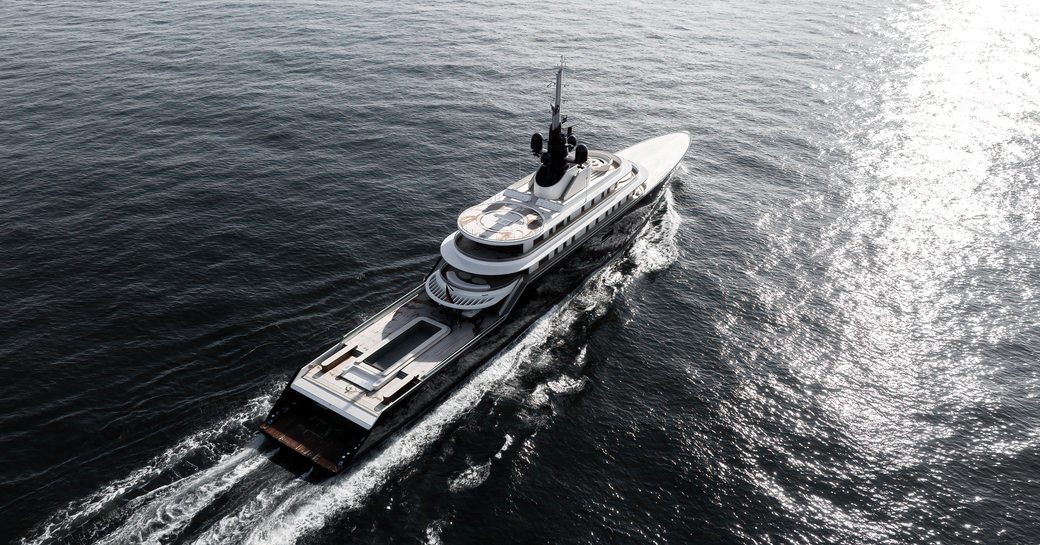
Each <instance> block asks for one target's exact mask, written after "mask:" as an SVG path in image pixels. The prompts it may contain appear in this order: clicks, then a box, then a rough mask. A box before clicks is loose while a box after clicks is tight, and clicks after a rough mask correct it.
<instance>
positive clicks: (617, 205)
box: [538, 195, 621, 268]
mask: <svg viewBox="0 0 1040 545" xmlns="http://www.w3.org/2000/svg"><path fill="white" fill-rule="evenodd" d="M598 198H599V200H602V195H600V197H598ZM596 202H598V201H597V198H593V199H592V204H591V205H586V206H588V207H589V208H591V207H592V206H595V203H596ZM620 207H621V202H617V203H614V206H611V207H610V208H609V209H608V210H607V211H606V212H604V213H603V214H602V215H600V216H597V217H596V219H595V220H594V221H593V222H592V223H590V224H588V225H586V226H585V230H584V231H582V232H581V233H574V234H573V235H571V237H570V238H568V239H567V240H565V241H563V244H561V245H559V246H557V247H556V249H554V250H553V251H551V252H549V253H548V254H547V255H546V256H545V257H543V258H542V259H540V260H538V268H541V267H544V266H545V264H546V263H547V262H548V261H549V260H550V259H552V258H554V257H556V256H557V255H559V253H560V252H561V251H563V250H564V249H565V248H567V247H568V246H570V245H571V244H573V243H574V239H576V238H578V235H579V234H585V233H588V232H589V231H591V230H592V228H593V227H595V226H596V225H599V224H600V222H601V221H606V219H607V216H609V215H611V214H613V213H614V211H615V210H617V209H618V208H620ZM585 210H586V208H585V207H584V206H583V207H582V208H581V211H582V212H585ZM575 217H577V216H575ZM570 220H571V218H567V219H566V220H564V221H563V222H562V223H561V225H564V226H565V225H567V224H568V223H570ZM555 231H556V229H555V228H554V229H553V232H555Z"/></svg>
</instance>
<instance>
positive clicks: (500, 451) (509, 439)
mask: <svg viewBox="0 0 1040 545" xmlns="http://www.w3.org/2000/svg"><path fill="white" fill-rule="evenodd" d="M511 446H513V436H512V435H509V434H508V433H507V434H506V440H505V441H504V442H503V443H502V446H501V447H500V448H499V449H498V452H496V453H495V459H496V460H501V459H502V455H503V454H505V453H506V451H507V450H509V447H511Z"/></svg>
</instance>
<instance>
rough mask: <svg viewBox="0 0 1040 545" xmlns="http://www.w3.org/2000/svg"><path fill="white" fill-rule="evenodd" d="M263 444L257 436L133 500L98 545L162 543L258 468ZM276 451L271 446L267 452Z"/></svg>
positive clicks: (272, 452)
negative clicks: (206, 465)
mask: <svg viewBox="0 0 1040 545" xmlns="http://www.w3.org/2000/svg"><path fill="white" fill-rule="evenodd" d="M262 445H263V438H261V437H260V436H256V437H254V438H253V439H252V440H251V441H250V443H249V445H248V446H246V447H245V448H243V449H241V450H238V451H236V452H233V453H231V454H228V455H226V456H224V457H223V458H221V459H220V461H218V462H217V464H216V465H214V466H212V467H209V468H207V469H205V470H203V471H201V472H199V473H195V474H193V475H191V476H189V477H185V478H184V479H181V480H179V481H176V482H173V483H171V484H169V485H166V486H164V487H162V488H159V489H156V490H154V491H152V492H150V493H149V494H148V496H147V497H146V498H144V499H143V501H140V502H138V501H137V500H135V501H134V502H133V503H134V504H135V505H134V507H133V514H132V515H130V517H129V518H128V519H126V520H125V521H124V522H123V524H121V525H120V526H119V527H118V528H116V529H115V530H113V531H112V532H111V533H109V534H108V535H107V536H105V537H104V538H102V539H100V540H99V541H98V542H97V543H98V545H113V544H117V543H135V544H136V543H140V544H146V543H147V544H152V543H155V544H158V543H164V542H165V540H166V539H167V538H170V537H171V536H175V535H177V534H178V533H179V532H180V531H181V530H183V529H184V527H186V526H187V525H188V524H189V523H191V521H192V519H194V518H195V515H197V514H198V513H199V512H200V511H202V510H203V509H205V508H206V507H208V506H209V505H210V504H212V503H213V500H214V499H216V498H217V497H218V496H220V495H221V494H224V493H225V492H227V491H228V490H230V489H231V487H233V486H234V485H236V484H238V483H239V482H241V481H242V480H243V479H244V478H245V477H246V476H247V475H249V474H250V473H252V472H253V471H255V470H257V469H258V468H259V467H260V466H261V464H262V463H263V462H265V461H266V459H267V458H266V456H264V455H261V453H260V451H259V450H258V449H259V448H260V447H261V446H262ZM276 451H277V449H271V450H270V451H269V452H267V453H266V455H271V454H274V452H276Z"/></svg>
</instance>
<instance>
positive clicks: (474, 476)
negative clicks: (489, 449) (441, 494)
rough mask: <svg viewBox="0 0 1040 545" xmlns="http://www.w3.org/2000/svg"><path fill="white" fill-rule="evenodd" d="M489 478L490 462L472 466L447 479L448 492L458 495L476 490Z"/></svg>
mask: <svg viewBox="0 0 1040 545" xmlns="http://www.w3.org/2000/svg"><path fill="white" fill-rule="evenodd" d="M490 476H491V460H488V461H486V462H484V463H482V464H477V465H473V466H470V467H467V468H466V469H464V470H462V471H461V472H459V474H458V475H455V476H454V477H452V478H451V479H448V490H450V491H452V492H455V493H459V492H462V491H464V490H469V489H471V488H476V487H478V486H480V485H482V484H484V481H486V480H487V478H488V477H490Z"/></svg>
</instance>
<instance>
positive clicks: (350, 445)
mask: <svg viewBox="0 0 1040 545" xmlns="http://www.w3.org/2000/svg"><path fill="white" fill-rule="evenodd" d="M663 186H664V183H661V184H659V185H658V186H657V187H656V188H655V189H654V190H653V191H651V192H650V193H648V194H646V195H644V196H643V198H642V199H640V200H639V201H637V202H635V203H633V204H632V205H631V206H630V207H629V209H628V210H627V211H625V212H624V213H623V214H622V215H619V216H618V217H617V219H616V220H614V221H613V222H609V223H604V224H601V225H600V226H599V228H598V229H597V230H594V231H590V232H589V233H587V234H586V235H585V237H584V238H583V239H581V241H580V242H579V243H576V244H574V245H572V246H571V247H570V248H571V249H570V250H569V251H567V252H563V253H561V254H560V255H558V256H556V258H554V260H553V261H550V262H549V263H547V264H546V266H545V267H543V268H541V269H539V271H537V272H536V273H535V274H533V275H531V277H530V278H528V279H527V280H526V284H525V286H524V287H523V291H522V292H521V294H520V296H519V297H518V298H517V299H516V300H515V301H513V302H512V307H511V308H510V309H508V310H507V311H506V312H504V313H503V314H502V315H501V316H500V317H496V321H495V322H494V323H490V324H485V330H484V332H483V333H482V334H481V336H480V337H479V338H478V339H476V340H475V341H474V343H473V344H472V345H471V346H470V347H469V348H468V349H467V350H465V351H463V352H462V353H461V354H460V355H458V356H457V357H456V358H455V359H454V360H452V361H449V362H448V363H447V364H446V365H444V367H442V368H441V370H440V371H438V372H437V373H436V374H435V375H433V376H432V377H430V378H429V379H428V380H426V381H425V382H423V383H421V384H420V385H418V386H417V387H416V388H415V389H414V391H411V392H409V393H408V395H407V397H405V398H404V399H402V400H401V402H399V403H397V404H395V405H394V406H392V407H391V408H389V409H388V410H387V411H386V412H384V413H383V415H382V416H380V418H379V421H378V422H377V423H376V425H375V426H374V427H373V428H372V429H371V430H365V429H363V428H361V427H360V426H357V425H355V424H353V423H351V422H349V421H347V420H345V419H343V418H341V417H339V416H337V415H335V414H334V413H332V412H331V411H328V410H326V409H324V408H322V407H320V406H319V405H317V404H316V403H314V402H313V401H311V400H310V399H308V398H306V397H305V396H303V395H302V394H299V393H297V392H296V391H294V390H292V389H291V388H289V387H288V386H287V387H286V389H285V391H284V392H283V393H282V395H281V397H280V398H279V399H278V401H277V402H276V403H275V405H274V407H273V408H272V410H271V414H270V415H269V416H268V418H267V421H266V422H265V423H264V424H262V425H261V431H263V432H264V433H265V434H266V435H268V436H269V437H271V438H273V439H275V440H277V441H279V442H280V443H281V444H283V445H285V446H286V447H288V448H289V449H291V450H293V451H295V452H297V453H299V454H300V455H302V456H304V457H306V458H309V459H310V460H311V461H312V462H314V463H315V465H316V466H317V467H320V468H323V469H325V470H326V471H329V472H331V473H338V472H339V471H340V470H342V469H343V468H344V467H346V466H347V465H349V464H350V462H352V461H353V460H354V459H356V458H357V457H358V456H361V455H362V454H364V453H365V452H367V451H369V450H371V449H372V448H373V447H375V446H377V445H379V444H380V443H381V442H382V441H383V440H385V439H386V438H387V437H388V436H390V435H391V434H393V433H394V432H396V431H398V430H400V429H401V428H402V427H404V426H405V425H407V424H408V423H409V422H411V421H413V420H414V419H416V418H417V417H418V416H420V415H422V414H423V413H424V412H425V411H426V410H427V409H429V408H430V406H432V405H433V404H434V403H435V402H436V401H438V400H439V399H440V398H442V397H444V396H445V395H447V394H448V393H450V392H451V391H452V390H453V389H454V387H455V386H456V385H457V384H458V383H459V382H461V381H462V380H463V379H464V378H466V377H467V376H469V375H470V374H471V373H472V372H473V371H475V370H476V369H477V368H479V367H481V366H482V365H483V364H484V363H486V362H487V361H488V360H489V359H491V358H492V357H493V356H494V355H496V354H498V353H499V352H500V351H501V350H502V349H503V348H505V347H506V346H507V345H509V343H511V342H512V341H513V340H515V339H516V338H517V337H519V336H520V335H521V334H522V333H524V332H525V331H526V330H527V329H528V328H529V327H530V326H531V325H532V324H533V323H534V322H535V321H536V320H537V319H538V318H539V317H541V316H543V315H544V314H545V313H546V312H547V311H548V310H549V309H551V308H552V307H553V305H555V304H557V303H559V302H560V301H561V300H563V299H564V298H565V297H566V296H567V295H568V294H570V293H571V292H573V291H574V290H575V289H577V288H578V287H580V286H581V285H582V284H583V283H584V282H585V281H586V280H587V279H588V278H589V277H590V276H591V275H592V274H593V273H594V272H595V271H597V270H599V269H600V268H601V267H603V266H604V265H605V264H607V263H608V262H610V261H611V260H612V259H614V258H615V257H617V256H618V255H619V254H620V253H622V252H623V251H625V250H626V249H627V248H628V247H629V246H630V245H631V243H632V241H633V240H634V238H635V235H636V234H637V233H638V232H639V231H640V229H642V227H643V226H644V225H646V223H647V221H648V220H649V219H650V218H651V217H652V216H653V214H654V212H655V211H656V210H657V209H658V207H659V206H660V202H661V199H660V196H661V188H662V187H663ZM486 321H487V320H485V322H486ZM294 376H295V373H294ZM290 383H291V380H290Z"/></svg>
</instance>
